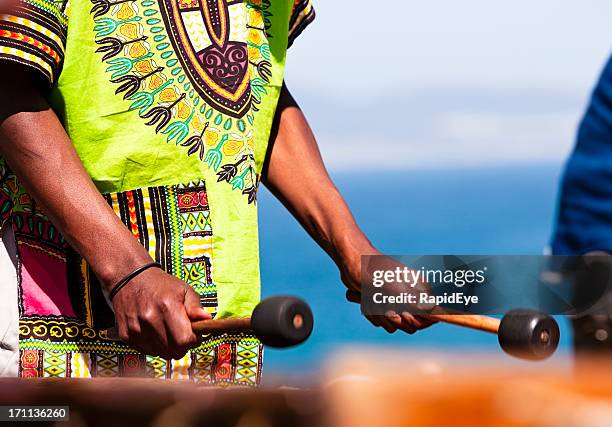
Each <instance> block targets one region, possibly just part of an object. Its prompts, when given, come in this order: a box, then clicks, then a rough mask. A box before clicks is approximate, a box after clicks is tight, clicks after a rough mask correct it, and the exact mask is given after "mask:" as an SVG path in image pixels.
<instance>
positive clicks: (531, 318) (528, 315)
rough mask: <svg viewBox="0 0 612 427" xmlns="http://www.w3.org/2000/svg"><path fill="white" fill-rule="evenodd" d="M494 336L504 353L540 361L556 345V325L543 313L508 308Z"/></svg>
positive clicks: (550, 353) (557, 343)
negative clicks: (509, 309)
mask: <svg viewBox="0 0 612 427" xmlns="http://www.w3.org/2000/svg"><path fill="white" fill-rule="evenodd" d="M497 337H498V340H499V345H500V346H501V348H502V349H503V350H504V351H505V352H506V353H508V354H511V355H512V356H515V357H519V358H521V359H529V360H543V359H546V358H548V357H550V356H551V355H552V354H553V353H554V352H555V350H556V349H557V346H558V345H559V338H560V333H559V325H557V322H556V321H555V319H553V318H552V317H551V316H549V315H547V314H544V313H540V312H537V311H532V310H512V311H509V312H508V313H506V315H505V316H504V317H503V318H502V320H501V323H500V325H499V331H498V332H497Z"/></svg>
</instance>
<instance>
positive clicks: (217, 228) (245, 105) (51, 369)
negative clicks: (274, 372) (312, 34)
mask: <svg viewBox="0 0 612 427" xmlns="http://www.w3.org/2000/svg"><path fill="white" fill-rule="evenodd" d="M313 18H314V10H313V8H312V6H311V4H310V2H309V0H295V1H292V0H216V1H215V0H79V1H71V2H70V3H68V1H67V0H57V1H53V0H21V1H20V3H19V4H18V6H17V7H16V8H15V9H14V10H13V11H12V13H11V14H10V15H3V16H1V17H0V60H8V61H16V62H19V63H22V64H25V65H26V66H28V67H31V68H33V69H35V70H37V71H38V72H40V73H41V75H42V76H44V77H45V78H46V79H47V80H48V82H49V84H50V85H51V86H52V92H51V96H50V104H51V105H52V107H53V108H54V110H55V111H56V112H57V114H58V116H60V118H61V120H62V121H63V124H64V127H65V129H66V131H67V133H68V135H69V136H70V138H71V140H72V142H73V144H74V147H75V148H76V150H77V152H78V154H79V157H80V158H81V161H82V162H83V164H84V166H85V168H86V170H87V172H88V173H89V175H90V176H91V178H92V180H93V182H94V183H95V185H96V186H97V188H98V189H99V191H100V192H101V193H102V194H103V196H104V198H105V199H106V201H107V202H108V204H109V205H110V206H111V207H112V209H113V210H114V211H115V212H116V214H117V215H118V216H119V217H120V218H121V220H122V221H123V223H124V224H125V225H126V226H127V227H128V228H129V229H130V230H131V231H132V233H133V235H134V237H135V238H136V239H138V240H139V241H140V243H141V244H142V245H143V246H144V247H145V248H146V249H147V250H148V251H149V253H150V255H151V256H152V257H153V258H154V259H155V260H156V261H158V262H160V263H161V264H162V266H163V268H164V269H165V270H166V271H167V272H168V273H170V274H173V275H175V276H176V277H178V278H180V279H182V280H184V281H185V282H187V283H188V284H189V285H191V286H192V287H193V289H194V290H195V291H196V292H197V293H198V294H199V295H200V296H201V301H202V303H203V305H204V307H206V308H207V309H208V310H209V311H210V312H212V313H213V314H214V315H215V316H216V317H230V316H247V315H249V314H250V312H251V311H252V309H253V307H254V305H255V304H256V303H257V301H258V299H259V257H258V238H257V211H256V207H255V201H256V193H257V187H258V184H259V172H260V171H261V168H262V163H263V159H264V157H265V153H266V148H267V141H268V138H269V135H270V128H271V124H272V119H273V116H274V112H275V108H276V104H277V101H278V97H279V94H280V89H281V86H282V81H283V69H284V64H285V56H286V50H287V47H288V46H289V45H290V44H291V43H292V42H293V40H294V39H295V37H297V35H298V34H299V33H300V32H301V31H302V30H303V29H304V27H305V26H306V25H307V24H308V23H310V22H311V21H312V20H313ZM0 220H1V221H2V223H3V224H4V225H5V226H10V227H12V228H13V232H14V234H15V242H16V246H17V256H18V259H19V262H18V271H17V274H18V282H19V300H18V305H19V313H20V319H19V339H20V342H19V350H20V363H19V374H20V376H24V377H41V376H61V377H89V376H131V375H134V376H142V375H147V376H152V377H157V378H178V379H194V380H196V381H205V382H210V383H215V384H231V383H240V384H257V383H258V382H259V380H260V375H261V361H262V347H261V345H260V343H259V342H258V340H257V339H256V338H255V337H253V336H249V335H245V334H237V335H227V334H224V335H219V336H210V337H208V338H207V339H206V340H205V341H204V343H203V344H202V346H201V347H199V348H197V349H195V350H193V351H191V352H190V353H188V354H187V355H186V356H185V357H184V358H183V359H181V360H165V359H161V358H159V357H152V356H147V355H144V354H140V353H138V352H137V351H135V350H134V349H132V348H130V347H129V346H127V345H124V344H122V343H118V342H114V341H110V340H107V339H106V338H105V337H104V336H103V334H101V333H100V332H101V331H102V330H103V329H105V328H107V327H109V326H112V325H114V317H113V313H112V310H111V309H110V308H109V306H108V305H107V303H106V301H105V299H104V297H103V295H102V292H101V288H100V285H99V283H98V281H97V279H96V277H95V276H94V275H93V274H92V272H91V270H90V268H89V266H88V265H87V264H86V263H85V261H84V260H83V259H82V258H81V257H80V256H79V255H78V254H77V253H76V252H75V251H74V250H72V249H71V248H70V247H69V246H68V245H67V244H66V242H65V241H64V238H63V237H62V235H61V234H60V233H59V232H58V230H57V228H56V227H55V226H54V225H53V224H52V223H50V222H49V221H48V220H47V218H46V217H45V216H44V214H43V213H42V212H41V211H40V209H39V208H38V207H37V205H36V202H35V201H34V200H32V199H31V198H30V196H29V195H28V194H27V193H26V192H25V191H24V189H23V188H22V186H21V185H20V183H19V181H18V179H17V178H16V177H15V176H14V174H13V173H11V171H10V169H9V168H8V167H7V166H6V165H5V163H4V161H2V160H1V159H0ZM91 232H92V233H95V230H92V231H91Z"/></svg>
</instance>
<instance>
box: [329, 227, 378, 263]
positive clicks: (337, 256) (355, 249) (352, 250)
mask: <svg viewBox="0 0 612 427" xmlns="http://www.w3.org/2000/svg"><path fill="white" fill-rule="evenodd" d="M335 236H336V237H335V238H334V239H333V242H332V245H333V248H334V250H333V252H334V255H333V258H334V260H335V261H336V263H339V264H344V265H347V264H357V265H360V264H361V257H362V256H364V255H379V254H380V252H379V251H378V250H377V249H376V248H375V247H374V246H373V245H372V243H371V242H370V241H369V240H368V238H367V237H366V235H365V234H364V233H363V232H362V231H361V230H360V229H359V228H357V227H355V229H351V230H344V231H342V232H340V233H336V234H335Z"/></svg>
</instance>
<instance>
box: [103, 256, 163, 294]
mask: <svg viewBox="0 0 612 427" xmlns="http://www.w3.org/2000/svg"><path fill="white" fill-rule="evenodd" d="M151 267H158V268H162V265H161V264H160V263H159V262H150V263H148V264H145V265H143V266H141V267H138V268H137V269H136V270H134V271H132V272H131V273H130V274H128V275H127V276H125V277H124V278H123V279H121V280H119V281H118V282H117V284H116V285H115V286H113V289H112V290H111V291H110V294H109V295H108V299H109V300H111V301H112V300H113V298H115V295H117V292H119V291H120V290H121V288H123V287H124V286H125V285H127V284H128V283H130V280H132V279H133V278H134V277H136V276H138V275H139V274H140V273H142V272H143V271H145V270H148V269H149V268H151Z"/></svg>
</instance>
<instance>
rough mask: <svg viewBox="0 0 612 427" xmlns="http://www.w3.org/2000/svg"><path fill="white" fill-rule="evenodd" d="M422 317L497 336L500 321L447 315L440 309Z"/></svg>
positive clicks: (479, 316)
mask: <svg viewBox="0 0 612 427" xmlns="http://www.w3.org/2000/svg"><path fill="white" fill-rule="evenodd" d="M423 317H426V318H429V319H431V320H436V321H438V322H444V323H450V324H452V325H458V326H463V327H466V328H472V329H477V330H479V331H485V332H490V333H492V334H497V332H498V331H499V324H500V322H501V321H500V320H499V319H496V318H495V317H489V316H481V315H478V314H449V313H448V312H447V311H445V310H444V309H442V308H440V307H436V308H434V309H433V310H431V311H430V312H429V313H428V314H425V315H423Z"/></svg>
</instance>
